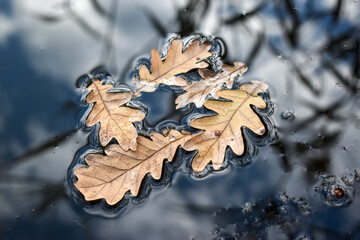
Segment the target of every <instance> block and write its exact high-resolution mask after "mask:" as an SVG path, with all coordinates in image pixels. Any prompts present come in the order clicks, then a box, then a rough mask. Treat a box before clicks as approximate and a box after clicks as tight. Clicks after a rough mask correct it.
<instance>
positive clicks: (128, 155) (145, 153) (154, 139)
mask: <svg viewBox="0 0 360 240" xmlns="http://www.w3.org/2000/svg"><path fill="white" fill-rule="evenodd" d="M150 138H151V140H150V139H148V138H146V137H143V136H139V137H138V138H137V145H138V147H137V150H136V151H131V150H130V151H124V150H123V149H122V148H121V147H119V146H118V145H116V144H113V145H109V146H108V147H107V148H106V149H105V154H106V155H102V154H88V155H86V156H85V161H86V163H87V164H88V165H89V167H80V168H77V169H75V171H74V173H75V175H76V176H77V178H78V181H77V182H76V183H75V187H76V188H77V189H78V190H79V191H80V192H81V193H82V194H83V195H84V196H85V199H86V200H87V201H91V200H96V199H102V198H104V199H105V200H106V202H107V203H108V204H109V205H114V204H116V203H117V202H119V201H120V200H121V199H122V198H123V196H124V194H125V193H126V192H127V191H129V190H130V192H131V194H132V195H133V196H137V195H138V193H139V189H140V186H141V182H142V180H143V178H144V177H145V175H146V174H147V173H150V174H151V175H152V177H153V178H155V179H160V177H161V173H162V168H163V161H164V159H168V161H170V162H171V161H172V159H173V157H174V155H175V152H176V149H177V148H178V146H180V145H183V144H184V143H185V142H186V141H187V140H188V139H189V138H191V135H188V134H181V133H180V132H178V131H176V130H170V131H169V132H168V133H167V134H165V136H164V135H162V134H159V133H156V132H153V133H152V134H150Z"/></svg>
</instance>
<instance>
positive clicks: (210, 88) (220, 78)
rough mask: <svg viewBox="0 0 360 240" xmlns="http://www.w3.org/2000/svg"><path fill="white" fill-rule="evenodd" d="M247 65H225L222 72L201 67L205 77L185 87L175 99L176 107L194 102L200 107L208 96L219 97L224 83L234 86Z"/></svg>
mask: <svg viewBox="0 0 360 240" xmlns="http://www.w3.org/2000/svg"><path fill="white" fill-rule="evenodd" d="M246 70H247V67H246V65H245V64H244V63H242V62H235V63H234V66H230V65H223V66H222V72H220V73H216V72H213V71H211V70H209V69H199V70H198V72H199V74H200V76H201V77H202V78H203V80H201V81H196V82H191V83H190V84H188V85H187V86H185V87H184V88H183V89H184V90H185V91H186V92H185V93H183V94H181V95H180V96H178V97H177V98H176V100H175V103H176V104H177V106H176V109H179V108H182V107H185V106H186V105H187V104H189V103H191V102H193V103H195V106H196V107H197V108H200V107H201V106H202V105H203V104H204V102H205V101H206V98H207V96H209V95H211V96H213V97H214V98H216V99H217V98H219V96H218V95H217V94H216V92H217V91H219V90H220V89H221V88H222V86H223V85H224V84H226V87H227V88H229V89H230V88H232V86H233V83H234V80H235V78H236V77H237V76H242V75H243V74H244V73H245V72H246Z"/></svg>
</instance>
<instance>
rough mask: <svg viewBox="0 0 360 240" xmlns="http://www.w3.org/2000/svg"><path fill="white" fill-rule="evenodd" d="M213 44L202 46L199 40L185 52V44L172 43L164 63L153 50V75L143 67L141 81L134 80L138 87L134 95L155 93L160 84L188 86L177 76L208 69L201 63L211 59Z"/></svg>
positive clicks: (140, 72) (179, 41) (140, 70)
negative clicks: (199, 69) (194, 70)
mask: <svg viewBox="0 0 360 240" xmlns="http://www.w3.org/2000/svg"><path fill="white" fill-rule="evenodd" d="M211 46H212V44H211V43H210V42H204V43H202V44H201V45H200V42H199V40H195V41H194V42H192V43H191V44H190V45H189V46H188V47H187V48H186V49H185V50H184V52H183V43H182V41H181V40H179V39H175V40H173V41H172V42H171V45H170V48H169V52H168V54H167V56H166V59H165V60H164V61H162V59H161V57H160V54H159V52H158V50H156V49H155V48H154V49H152V50H151V59H152V60H151V73H150V71H149V69H148V68H147V67H146V66H145V65H142V66H141V67H140V69H139V78H140V79H139V80H137V79H136V78H134V82H135V83H136V85H137V89H136V90H135V93H134V95H136V96H139V95H140V92H153V91H155V89H156V86H157V85H158V84H160V83H162V84H165V85H174V86H186V85H187V82H186V80H185V79H183V78H181V77H177V76H175V75H177V74H180V73H186V72H188V71H190V70H192V69H197V68H206V67H207V66H208V65H209V64H208V63H206V62H201V60H203V59H204V58H207V57H210V56H211V55H212V54H213V53H212V52H209V50H210V48H211Z"/></svg>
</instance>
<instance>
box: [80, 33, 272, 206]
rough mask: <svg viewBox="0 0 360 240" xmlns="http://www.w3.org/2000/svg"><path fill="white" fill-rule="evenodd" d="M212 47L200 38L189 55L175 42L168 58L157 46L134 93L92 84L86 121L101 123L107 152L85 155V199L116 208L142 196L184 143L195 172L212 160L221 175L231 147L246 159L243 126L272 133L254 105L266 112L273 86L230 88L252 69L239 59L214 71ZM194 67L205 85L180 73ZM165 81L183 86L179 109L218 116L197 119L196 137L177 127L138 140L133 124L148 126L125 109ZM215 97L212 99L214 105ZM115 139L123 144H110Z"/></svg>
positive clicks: (82, 178) (138, 114)
mask: <svg viewBox="0 0 360 240" xmlns="http://www.w3.org/2000/svg"><path fill="white" fill-rule="evenodd" d="M211 47H212V44H211V43H210V42H208V41H205V42H203V43H200V41H199V40H195V41H193V42H192V43H191V44H190V45H189V46H188V47H187V48H186V49H185V50H183V43H182V41H181V40H179V39H175V40H173V41H172V42H171V45H170V48H169V50H168V54H167V56H166V57H165V59H162V58H161V56H160V54H159V52H158V51H157V50H156V49H153V50H152V52H151V71H149V69H148V68H147V66H146V65H141V66H140V67H139V71H138V74H137V75H136V76H134V79H133V82H134V83H135V86H136V88H135V89H133V90H132V91H128V92H127V91H125V92H124V91H123V92H119V91H117V92H115V91H109V90H111V89H112V88H113V85H111V84H103V83H102V82H101V81H100V80H97V79H92V83H91V84H90V85H89V86H88V90H89V91H90V93H89V94H88V96H87V98H86V101H87V102H88V103H93V109H92V111H91V112H90V114H89V116H88V118H87V121H86V124H87V126H93V125H95V124H97V123H100V131H99V139H100V143H101V145H102V146H104V147H105V154H98V153H91V154H88V155H86V156H85V162H86V163H87V164H88V166H81V167H79V168H76V169H75V170H74V174H75V175H76V177H77V179H78V180H77V181H76V182H75V183H74V184H75V187H76V188H77V189H78V190H79V191H80V192H81V193H82V194H83V195H84V196H85V199H86V200H88V201H90V200H96V199H102V198H104V199H105V200H106V202H107V203H108V204H109V205H114V204H116V203H118V202H119V201H120V200H121V199H122V198H123V197H124V195H125V193H126V192H127V191H130V192H131V194H132V195H133V196H137V195H138V193H139V189H140V186H141V183H142V181H143V179H144V177H145V176H146V174H148V173H149V174H151V176H152V177H153V178H155V179H160V178H161V173H162V168H163V161H164V160H165V159H167V160H168V161H170V162H171V161H172V160H173V158H174V155H175V152H176V150H177V148H178V147H179V146H182V147H183V148H184V149H185V150H187V151H194V150H197V154H196V156H195V157H194V159H193V160H192V165H191V166H192V169H193V171H194V172H202V171H203V170H204V169H205V167H206V166H207V165H208V164H209V163H212V167H213V169H215V170H217V169H219V168H220V167H221V165H222V164H223V163H224V159H225V151H226V149H227V147H230V148H231V149H232V151H233V152H234V153H235V154H237V155H239V156H240V155H242V154H243V152H244V139H243V136H242V131H241V127H242V126H246V127H248V128H249V129H250V130H251V131H253V132H254V133H256V134H258V135H263V134H264V133H265V126H264V125H263V123H262V122H261V119H260V118H259V116H258V115H257V114H256V113H255V112H254V111H253V110H252V108H251V105H254V106H256V107H258V108H263V109H264V108H265V107H266V103H265V102H264V100H263V99H262V98H261V96H259V95H258V94H259V93H262V92H265V91H267V85H266V84H264V83H263V82H259V81H252V82H251V83H249V84H243V85H241V86H240V89H237V90H223V89H224V88H225V89H232V87H233V84H234V81H235V79H236V78H237V77H238V76H241V75H242V74H243V73H244V72H245V71H246V70H247V67H246V66H245V64H244V63H241V62H235V63H234V65H233V66H229V65H223V66H222V69H221V71H220V72H214V71H212V70H210V69H209V64H208V63H207V62H205V61H204V60H205V59H207V58H209V57H211V56H212V55H213V52H212V51H211ZM191 70H194V71H196V70H197V71H198V74H199V76H200V77H201V80H200V81H192V82H191V81H187V80H186V79H184V78H183V77H181V76H179V74H182V73H186V72H189V71H191ZM159 84H164V85H171V86H179V87H181V88H182V89H183V90H184V91H183V93H182V94H181V95H179V96H178V98H177V99H176V104H177V107H176V108H177V109H179V108H182V107H185V106H186V105H188V104H191V103H194V104H195V106H196V107H197V108H200V107H202V106H205V108H207V109H209V110H212V111H214V112H216V113H217V115H212V116H205V117H201V118H198V119H193V120H192V121H190V126H191V127H193V128H195V129H200V130H201V131H200V132H198V133H195V134H190V133H189V132H184V131H183V132H179V131H177V130H174V129H171V130H165V131H164V132H163V133H158V132H152V133H151V134H150V136H148V137H145V136H141V135H138V132H137V130H136V128H135V126H134V124H133V123H134V122H138V121H142V120H143V119H144V118H145V114H144V112H143V111H141V110H139V109H135V108H132V107H128V106H126V104H127V103H128V102H129V101H130V100H131V99H132V98H137V97H139V96H140V95H141V93H142V92H154V91H155V90H156V88H157V87H158V86H159ZM209 97H210V98H213V100H207V99H208V98H209ZM219 98H223V99H225V100H220V99H219ZM113 138H115V139H116V141H117V144H109V143H110V142H111V140H112V139H113Z"/></svg>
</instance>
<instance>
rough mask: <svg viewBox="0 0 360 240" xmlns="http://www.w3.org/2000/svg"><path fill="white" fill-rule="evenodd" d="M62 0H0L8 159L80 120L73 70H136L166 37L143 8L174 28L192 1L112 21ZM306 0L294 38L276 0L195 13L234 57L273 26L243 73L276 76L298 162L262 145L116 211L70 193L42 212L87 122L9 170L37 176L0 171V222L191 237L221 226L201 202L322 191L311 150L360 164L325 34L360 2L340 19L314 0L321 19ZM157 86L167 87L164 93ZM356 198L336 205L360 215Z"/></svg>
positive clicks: (284, 128) (344, 170) (20, 228)
mask: <svg viewBox="0 0 360 240" xmlns="http://www.w3.org/2000/svg"><path fill="white" fill-rule="evenodd" d="M64 2H67V1H51V2H50V1H46V0H43V1H40V0H31V1H21V0H15V1H10V0H7V1H6V0H3V1H1V2H0V102H1V111H0V163H3V162H5V161H8V160H10V159H12V158H14V157H16V156H19V155H21V154H23V153H26V152H28V151H29V150H31V149H33V148H35V147H37V146H39V145H41V144H42V143H44V142H46V141H47V140H49V139H56V136H58V135H60V134H62V133H64V132H67V131H70V130H72V129H74V128H76V126H77V122H76V121H77V119H76V118H77V117H78V116H77V114H78V112H79V111H80V109H81V107H80V106H79V104H78V103H79V101H80V100H79V99H80V95H81V91H80V90H79V89H76V88H75V82H76V79H77V78H78V77H79V76H80V75H82V74H86V73H88V72H89V71H91V70H92V69H93V68H94V67H96V66H99V65H105V66H106V67H107V68H108V69H109V71H110V72H111V73H112V75H113V76H120V75H121V74H122V71H127V70H129V69H127V68H126V65H127V64H128V61H129V60H130V61H132V60H133V59H132V58H133V57H135V58H136V57H138V56H139V57H140V56H149V52H150V49H151V48H153V47H158V43H159V41H160V38H161V37H160V36H159V34H158V33H157V31H156V29H155V28H154V26H153V25H152V24H151V22H150V21H149V20H148V18H147V16H146V15H145V14H144V11H143V10H144V9H146V10H148V11H150V12H152V13H154V14H155V16H156V17H157V19H158V21H159V22H160V23H161V24H162V25H163V27H165V28H166V30H167V31H168V32H176V31H178V30H179V28H180V25H179V23H178V21H177V18H176V14H177V11H178V9H179V8H180V7H183V6H185V4H186V1H182V2H170V1H160V0H158V1H151V2H150V1H120V2H119V4H118V6H117V9H115V10H117V11H118V12H117V15H116V20H115V24H110V23H109V21H108V20H107V19H108V18H109V16H108V17H107V16H104V15H102V14H101V11H99V9H96V8H95V7H94V5H92V3H94V2H96V1H86V0H79V1H70V3H69V5H65V6H63V3H64ZM98 2H99V3H100V7H103V8H104V9H105V11H108V9H110V7H111V5H110V4H111V1H106V2H102V1H98ZM304 2H305V1H296V4H294V6H295V7H296V11H297V12H299V15H301V19H305V20H303V21H304V22H303V24H301V25H300V26H299V29H298V31H299V35H298V38H299V39H298V41H299V45H298V46H297V47H295V48H294V47H291V45H290V44H289V41H288V40H287V39H286V37H284V32H283V28H282V27H283V25H287V26H288V25H291V17H290V16H289V15H286V17H285V22H281V21H279V19H278V18H277V14H276V13H275V10H276V8H277V7H278V6H275V5H273V4H270V3H269V4H268V6H267V7H266V8H264V9H263V12H262V13H261V14H258V15H254V16H252V17H250V18H248V19H247V20H245V21H243V22H240V23H235V24H233V25H221V24H222V22H223V20H224V19H227V18H229V17H231V16H232V15H234V14H238V13H246V12H248V11H250V10H251V9H253V8H254V7H256V6H257V4H259V3H260V1H213V2H211V4H210V7H209V9H208V11H207V14H205V16H204V19H203V20H199V19H200V18H199V17H195V18H194V19H195V20H196V21H198V22H199V25H198V26H197V29H196V31H197V32H200V33H205V34H213V35H216V36H219V37H221V38H222V39H223V40H224V42H225V43H226V45H227V50H228V54H227V56H226V59H225V60H226V61H227V62H228V63H229V62H232V61H234V60H241V61H246V60H247V59H249V56H250V54H251V52H252V50H253V49H252V47H253V46H254V43H255V42H256V41H257V40H258V39H259V38H260V35H261V34H262V33H263V32H264V33H265V40H264V42H263V43H262V44H261V45H260V46H259V49H258V50H259V51H258V55H257V56H256V57H255V59H254V61H253V62H252V64H251V65H250V69H249V71H248V73H247V74H245V76H244V79H245V80H252V79H260V80H266V82H267V83H268V84H269V85H270V95H271V98H272V101H274V102H275V104H276V108H275V112H274V115H273V121H274V123H275V125H276V126H278V127H279V129H278V132H277V134H278V139H277V140H278V141H284V143H283V144H285V145H286V144H287V145H286V147H288V151H289V152H288V153H287V154H288V155H289V158H290V157H292V161H293V162H291V163H290V164H292V165H293V166H292V167H293V169H292V171H290V172H284V171H283V169H282V167H283V166H282V163H281V161H280V157H279V154H278V152H277V150H276V149H275V147H273V146H271V145H267V146H265V147H262V148H260V149H259V153H258V156H257V158H256V159H255V160H254V161H253V162H252V163H250V165H248V166H246V167H229V168H228V169H226V170H224V171H222V172H219V173H216V174H211V175H209V176H208V177H206V178H204V179H202V180H194V179H193V178H192V177H190V176H189V175H188V174H186V170H185V169H183V171H178V172H177V173H176V174H174V175H173V179H172V180H171V184H170V186H167V187H165V188H160V189H154V190H152V192H151V194H150V196H149V198H148V199H146V200H145V201H144V202H143V203H141V204H140V205H131V206H129V208H128V209H127V211H126V212H125V213H123V214H122V215H120V216H119V217H117V218H115V219H110V220H109V219H102V218H98V217H95V216H89V215H86V214H84V213H83V212H82V210H81V209H80V208H79V206H76V205H75V204H73V203H72V202H71V200H70V199H62V200H60V201H58V202H57V201H56V200H53V201H50V203H49V204H48V205H46V206H45V209H46V210H45V211H44V212H42V213H38V211H39V209H38V208H37V206H38V205H39V203H40V202H41V200H42V198H41V194H38V193H39V192H37V190H39V191H45V190H46V189H49V188H51V184H54V183H58V184H59V182H60V184H62V182H63V181H64V179H65V176H66V171H67V168H68V166H69V165H70V163H71V161H72V160H73V157H74V155H75V153H76V152H77V150H78V149H80V148H81V147H82V146H84V145H86V144H87V137H86V136H87V134H88V133H83V132H82V131H80V130H79V131H78V132H76V133H75V134H72V135H69V136H68V138H65V139H66V140H64V141H63V142H61V143H59V144H58V145H57V146H53V147H50V148H48V149H46V150H44V151H43V152H40V153H38V154H36V155H33V156H32V157H30V158H27V159H25V160H26V161H24V162H23V163H21V164H19V165H16V166H15V167H14V168H12V169H10V170H8V171H7V172H6V174H14V175H16V176H30V177H37V178H39V179H38V180H37V181H35V182H31V181H21V180H20V178H19V179H17V180H16V178H11V177H8V178H6V180H2V182H0V188H1V190H0V191H1V194H0V202H1V204H2V208H1V210H0V225H4V228H3V229H7V228H11V229H12V231H10V232H8V233H5V236H12V235H13V234H14V235H15V236H17V237H18V238H23V237H25V236H27V235H28V234H29V233H30V232H33V231H35V232H36V234H35V235H32V236H34V237H36V236H37V237H38V238H43V237H44V235H47V236H49V237H48V238H51V236H54V235H53V234H60V235H59V236H58V238H61V236H64V237H69V234H70V232H71V233H72V234H73V235H72V236H73V237H74V236H77V237H81V238H87V239H89V238H109V237H110V236H111V237H113V238H117V237H119V236H122V237H124V238H129V239H136V238H139V237H140V236H143V233H144V232H146V233H148V234H149V237H151V238H152V239H179V238H180V236H184V234H185V235H186V237H185V238H190V237H195V238H196V239H197V238H203V239H209V238H212V237H215V235H216V234H215V235H212V232H213V231H214V225H213V222H214V221H215V220H216V214H214V213H213V212H211V213H207V212H206V211H205V213H204V211H203V210H202V209H203V208H206V207H213V208H215V209H216V208H226V207H228V208H231V207H239V208H241V207H243V206H244V204H245V203H246V202H252V203H256V201H258V200H259V199H262V198H265V197H266V196H267V194H271V193H272V192H275V193H277V191H280V190H281V191H286V192H287V193H289V194H291V195H292V196H295V197H304V198H306V199H308V200H309V201H310V202H312V203H316V195H315V193H314V191H313V186H314V183H311V182H309V181H308V179H306V178H305V177H304V175H306V174H308V173H307V172H308V171H310V170H308V169H307V166H306V164H305V163H306V162H307V161H308V159H310V158H311V157H315V158H316V157H319V156H326V157H327V158H329V159H330V161H331V166H330V167H329V169H328V174H335V175H337V176H341V175H342V174H348V173H349V172H351V170H352V169H353V168H357V169H359V163H358V149H357V148H358V144H359V141H360V140H359V137H358V136H359V134H358V133H359V126H360V123H359V111H358V108H357V109H356V108H355V109H354V106H358V100H357V102H356V100H354V99H351V98H350V97H351V93H349V91H348V89H347V88H346V87H344V86H343V85H342V83H339V79H338V78H337V76H336V75H334V74H332V73H331V72H329V71H327V70H326V69H324V68H323V66H322V61H323V60H324V58H325V57H329V56H327V55H326V54H327V53H326V52H325V51H326V49H325V50H324V49H322V46H323V44H324V43H326V42H327V41H328V40H329V38H330V37H331V36H332V34H333V35H336V34H341V33H342V31H344V29H345V30H346V29H348V28H350V27H354V26H356V24H358V19H359V17H360V7H359V6H360V5H359V3H357V2H356V1H355V2H354V1H348V2H346V3H345V1H344V4H343V7H342V10H341V13H340V20H339V22H338V23H331V19H330V17H331V13H329V11H330V10H331V9H332V8H333V7H334V6H335V5H336V3H337V1H314V6H313V7H314V10H318V11H323V12H324V17H320V18H319V19H315V20H314V19H312V18H311V17H307V16H306V15H305V13H306V11H305V9H306V6H305V5H304ZM62 6H63V7H62ZM195 15H196V14H195ZM195 20H194V21H195ZM330 23H331V24H332V25H331V27H329V26H330ZM357 28H358V26H357ZM107 42H108V43H109V44H110V45H107ZM269 42H271V43H274V44H275V46H276V47H278V48H279V49H280V53H279V55H275V54H274V52H273V51H272V49H271V48H270V47H269V44H268V43H269ZM109 46H110V47H109ZM324 56H325V57H324ZM331 56H333V55H330V57H331ZM344 59H345V60H346V61H345V60H344ZM344 59H342V58H338V59H333V62H334V64H335V65H336V67H337V69H338V71H339V72H340V73H341V74H343V75H344V76H346V77H348V78H350V77H352V75H353V73H352V72H351V66H350V65H351V63H352V60H351V57H347V58H344ZM349 59H350V60H349ZM293 64H294V65H296V66H298V67H299V68H300V69H301V71H302V73H303V75H304V76H305V77H307V78H308V79H310V84H311V85H312V86H313V87H314V88H318V89H321V90H322V92H321V93H320V94H319V95H316V94H314V93H313V92H312V91H311V90H309V87H308V86H306V85H304V84H303V82H301V81H299V80H298V76H297V75H296V74H295V72H294V69H293ZM125 73H126V72H125ZM120 81H123V79H120ZM163 93H164V92H163ZM159 96H160V95H159ZM159 96H158V98H156V101H153V99H152V98H148V100H146V99H147V98H146V97H144V99H145V100H146V102H148V103H149V104H151V103H152V102H157V103H159V102H160V101H161V99H160V100H159ZM161 96H164V98H165V97H169V96H168V94H166V93H165V94H163V95H161ZM342 98H345V99H350V100H349V101H348V104H347V105H345V106H344V107H341V108H340V109H339V113H340V115H341V116H345V121H344V122H340V121H342V120H336V119H335V120H334V119H329V118H327V117H319V118H318V119H317V120H316V121H315V122H314V124H310V125H308V126H306V127H305V128H303V129H301V130H299V131H295V132H294V133H293V134H291V132H292V129H293V128H295V126H296V124H297V123H299V122H301V121H302V120H304V119H307V118H309V117H311V116H313V114H314V108H313V107H310V106H313V105H316V106H318V107H320V108H326V107H327V106H329V102H330V103H333V102H336V101H337V100H339V99H342ZM169 99H170V98H169ZM157 103H153V104H154V106H150V107H149V109H150V110H151V109H152V110H154V111H152V115H151V116H149V117H150V119H149V122H151V125H153V124H155V123H156V122H157V121H160V120H163V118H164V117H165V116H167V113H168V112H170V111H171V109H170V108H169V105H165V104H166V101H163V102H161V103H162V104H157ZM287 109H293V110H294V112H295V119H294V120H293V121H289V120H284V119H282V118H281V113H282V112H283V111H285V110H287ZM346 119H347V120H348V121H346ZM351 119H352V120H351ZM334 131H335V132H336V131H341V136H339V137H338V139H336V141H335V142H334V143H333V144H332V145H331V144H330V147H326V148H325V147H324V148H314V149H311V150H309V151H306V152H296V148H297V147H298V145H301V144H302V143H306V141H307V140H309V139H310V138H315V139H318V138H317V137H318V136H320V135H321V134H323V133H326V132H334ZM319 141H320V140H319ZM282 177H284V178H285V179H286V180H287V182H286V183H284V184H281V187H279V183H278V180H279V179H281V178H282ZM1 179H4V178H1ZM64 184H65V183H64ZM269 192H270V193H269ZM45 196H49V193H46V194H45ZM314 199H315V200H314ZM356 199H358V197H357V198H356ZM317 204H318V206H317V205H316V204H315V205H316V207H318V209H315V210H319V211H318V212H319V213H317V214H318V215H316V216H315V217H316V218H319V219H317V221H326V220H322V219H321V217H322V216H323V215H321V214H322V211H323V210H324V209H323V208H322V205H321V204H319V203H318V202H317ZM187 205H192V206H195V208H196V207H198V208H199V209H198V211H199V213H189V212H188V211H189V210H188V209H186V208H187V207H186V206H187ZM358 206H359V201H358V200H355V201H354V203H353V205H351V206H349V207H348V208H343V210H339V211H338V212H336V211H335V210H334V211H330V213H328V214H329V216H333V217H338V216H340V217H344V216H348V217H349V218H350V217H351V218H352V221H353V224H355V223H356V222H357V221H359V216H358V214H356V211H353V210H354V209H357V207H358ZM33 209H34V211H33ZM194 211H195V210H194ZM57 213H61V214H57ZM337 214H338V215H337ZM345 214H348V215H345ZM16 216H18V217H19V218H17V217H16ZM157 216H161V217H157ZM315 217H314V218H315ZM347 220H348V219H345V220H344V222H346V221H347ZM325 223H326V222H322V224H325ZM44 224H48V230H41V229H40V228H39V225H44ZM353 224H349V226H348V228H349V229H351V227H352V226H353ZM84 226H85V227H84ZM169 226H171V227H169ZM338 228H339V229H340V228H341V225H339V226H338ZM62 229H65V230H64V231H62ZM95 229H100V230H95ZM101 229H102V230H101ZM272 229H275V228H272ZM44 231H48V232H44ZM60 232H62V233H60ZM0 234H1V233H0ZM61 234H63V235H61ZM0 236H1V235H0ZM181 239H182V237H181Z"/></svg>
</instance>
